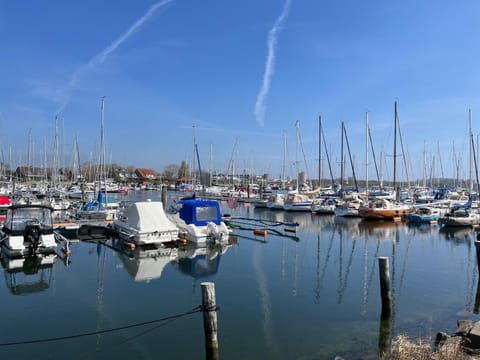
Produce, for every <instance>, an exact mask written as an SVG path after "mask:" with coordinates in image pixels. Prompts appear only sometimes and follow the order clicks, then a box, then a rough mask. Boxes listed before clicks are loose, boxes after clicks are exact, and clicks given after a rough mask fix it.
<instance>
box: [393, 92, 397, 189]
mask: <svg viewBox="0 0 480 360" xmlns="http://www.w3.org/2000/svg"><path fill="white" fill-rule="evenodd" d="M394 117H395V120H394V121H395V122H394V126H393V190H394V191H395V192H396V191H397V101H396V100H395V115H394Z"/></svg>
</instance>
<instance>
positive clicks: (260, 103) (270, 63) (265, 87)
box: [255, 0, 291, 126]
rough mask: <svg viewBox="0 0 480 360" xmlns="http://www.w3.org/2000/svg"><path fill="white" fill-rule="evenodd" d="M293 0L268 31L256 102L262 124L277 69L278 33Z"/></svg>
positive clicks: (257, 114)
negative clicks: (266, 102) (261, 78)
mask: <svg viewBox="0 0 480 360" xmlns="http://www.w3.org/2000/svg"><path fill="white" fill-rule="evenodd" d="M290 4H291V0H286V1H285V4H284V6H283V10H282V13H281V14H280V16H279V17H278V18H277V20H276V21H275V24H273V27H272V28H271V29H270V31H269V32H268V38H267V48H268V55H267V62H266V64H265V72H264V74H263V82H262V87H261V88H260V92H259V93H258V95H257V101H256V103H255V118H256V120H257V122H258V124H259V125H260V126H263V124H264V123H265V101H266V99H267V96H268V92H269V91H270V82H271V80H272V77H273V73H274V71H275V49H276V47H277V38H278V33H279V32H280V30H282V26H283V23H284V22H285V21H286V19H287V17H288V14H289V12H290Z"/></svg>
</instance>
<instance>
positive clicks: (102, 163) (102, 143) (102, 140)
mask: <svg viewBox="0 0 480 360" xmlns="http://www.w3.org/2000/svg"><path fill="white" fill-rule="evenodd" d="M104 115H105V96H102V102H101V108H100V182H99V186H98V191H99V192H100V191H101V190H102V180H103V181H104V186H105V201H106V196H107V194H106V192H107V181H106V174H105V132H104V126H105V117H104Z"/></svg>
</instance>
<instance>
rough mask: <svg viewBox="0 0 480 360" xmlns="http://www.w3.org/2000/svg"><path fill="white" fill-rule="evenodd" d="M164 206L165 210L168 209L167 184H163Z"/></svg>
mask: <svg viewBox="0 0 480 360" xmlns="http://www.w3.org/2000/svg"><path fill="white" fill-rule="evenodd" d="M162 204H163V209H166V208H167V186H166V185H165V184H162Z"/></svg>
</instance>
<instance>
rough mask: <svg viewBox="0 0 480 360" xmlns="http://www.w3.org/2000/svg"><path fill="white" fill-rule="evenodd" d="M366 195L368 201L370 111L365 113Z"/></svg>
mask: <svg viewBox="0 0 480 360" xmlns="http://www.w3.org/2000/svg"><path fill="white" fill-rule="evenodd" d="M365 195H366V198H367V199H368V111H367V112H365Z"/></svg>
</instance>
